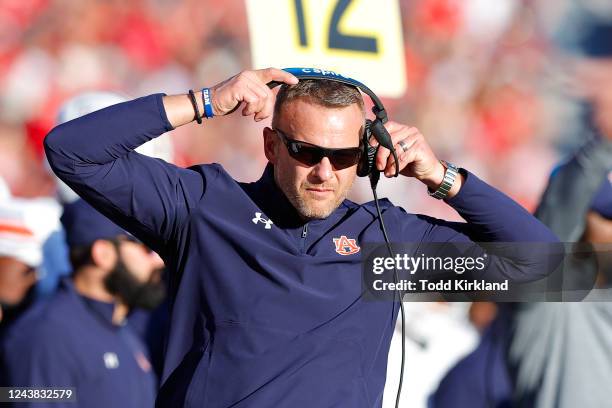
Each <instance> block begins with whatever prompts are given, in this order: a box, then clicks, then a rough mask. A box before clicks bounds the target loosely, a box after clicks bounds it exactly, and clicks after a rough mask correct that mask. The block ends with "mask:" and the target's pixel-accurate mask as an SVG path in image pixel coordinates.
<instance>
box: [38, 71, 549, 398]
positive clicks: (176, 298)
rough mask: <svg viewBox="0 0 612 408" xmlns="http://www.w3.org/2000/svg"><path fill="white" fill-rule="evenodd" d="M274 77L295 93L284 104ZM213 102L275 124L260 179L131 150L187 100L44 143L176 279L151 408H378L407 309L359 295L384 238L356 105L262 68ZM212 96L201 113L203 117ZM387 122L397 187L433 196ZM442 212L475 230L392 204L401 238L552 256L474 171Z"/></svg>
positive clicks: (420, 158)
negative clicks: (525, 248)
mask: <svg viewBox="0 0 612 408" xmlns="http://www.w3.org/2000/svg"><path fill="white" fill-rule="evenodd" d="M270 81H280V82H283V83H285V84H286V85H285V86H283V88H282V89H281V90H280V92H279V95H278V96H277V98H276V103H275V98H274V95H273V93H272V92H271V91H270V89H269V88H268V87H267V86H266V84H267V83H268V82H270ZM289 85H290V86H289ZM210 95H211V96H210V101H211V104H210V106H208V108H209V109H212V113H214V115H215V116H222V115H226V114H229V113H231V112H233V111H234V110H235V109H236V108H237V107H238V106H239V105H240V104H242V106H243V108H242V114H243V115H244V116H250V115H254V118H255V120H256V121H259V120H262V119H264V118H266V117H268V116H270V115H272V114H273V113H274V116H273V121H272V128H265V129H264V134H263V139H264V151H265V154H266V157H267V158H268V160H269V164H268V166H267V167H266V169H265V171H264V174H263V176H262V177H261V178H260V179H259V180H258V181H256V182H254V183H238V182H236V181H235V180H233V179H232V178H231V177H230V175H229V174H228V173H227V172H225V170H224V169H223V168H222V167H221V166H220V165H218V164H205V165H198V166H193V167H190V168H188V169H184V168H179V167H176V166H173V165H170V164H167V163H165V162H163V161H161V160H156V159H152V158H149V157H145V156H142V155H139V154H137V153H135V152H134V151H133V150H134V149H135V148H136V147H137V146H139V145H141V144H143V143H145V142H147V141H148V140H150V139H152V138H154V137H156V136H159V135H160V134H162V133H164V132H166V131H170V130H172V129H174V128H176V127H178V126H182V125H185V124H188V123H190V122H192V121H193V120H194V119H195V117H196V116H197V113H195V109H194V106H193V105H192V101H191V100H190V98H189V96H188V95H174V96H165V95H162V94H156V95H151V96H148V97H144V98H139V99H136V100H133V101H131V102H127V103H123V104H118V105H115V106H111V107H109V108H106V109H103V110H101V111H98V112H94V113H93V114H90V115H87V116H85V117H83V118H80V119H77V120H75V121H71V122H68V123H65V124H63V125H61V126H58V127H57V128H55V129H54V130H53V131H52V132H51V133H50V134H49V135H48V136H47V138H46V140H45V149H46V153H47V157H48V159H49V162H50V163H51V166H52V168H53V170H54V171H55V173H56V174H57V175H58V176H59V177H60V178H61V179H62V180H64V181H65V182H66V183H67V184H68V185H69V186H70V187H71V188H73V189H74V190H75V191H76V192H77V193H78V194H79V195H81V196H82V197H83V198H85V199H86V200H87V201H89V202H90V203H91V204H92V205H94V206H95V207H96V208H97V209H98V210H100V211H101V212H102V213H104V214H105V215H107V216H108V217H109V218H111V219H112V220H114V221H115V222H117V223H118V224H119V225H121V226H122V227H124V228H125V229H126V230H128V231H130V232H131V233H132V234H134V235H135V236H136V237H138V238H139V239H141V240H142V241H143V242H144V243H146V244H147V245H149V246H150V247H151V248H152V249H154V250H155V251H156V252H157V253H159V254H160V255H161V256H162V258H163V259H164V261H165V263H166V266H167V267H168V268H169V269H170V271H171V277H170V292H171V296H172V299H173V300H172V317H171V327H170V333H169V341H168V344H167V348H166V358H165V365H164V374H163V378H162V387H161V390H160V393H159V395H158V399H157V406H159V407H229V406H232V407H306V406H307V407H331V406H346V407H376V406H378V407H379V406H381V403H382V394H383V388H384V382H385V373H386V363H387V354H388V350H389V346H390V341H391V336H392V334H393V328H394V325H395V320H396V317H397V310H398V303H397V302H372V301H364V299H363V296H362V287H361V282H362V280H361V264H360V261H361V258H360V253H359V249H360V245H361V243H363V242H383V236H382V233H381V231H380V228H379V224H378V220H377V215H376V211H375V207H374V205H373V204H372V203H366V204H363V205H359V204H356V203H354V202H351V201H349V200H347V199H345V197H346V194H347V191H348V190H349V188H350V186H351V185H352V182H353V180H354V178H355V174H356V167H357V166H356V164H357V163H356V159H357V158H356V157H355V156H354V155H353V150H351V149H353V148H355V147H358V145H359V143H360V142H359V139H360V134H361V132H362V130H363V126H364V120H365V113H364V108H363V101H362V98H361V95H360V93H359V91H358V90H357V89H355V88H353V87H351V86H347V85H344V84H339V83H337V82H330V81H323V80H300V81H299V83H298V80H297V78H295V77H294V76H293V75H291V74H289V73H288V72H285V71H281V70H277V69H265V70H257V71H244V72H242V73H240V74H238V75H236V76H234V77H232V78H230V79H228V80H227V81H224V82H222V83H220V84H218V85H216V86H214V87H212V88H211V89H210ZM203 99H204V98H202V100H203ZM202 100H200V97H199V95H198V97H197V98H196V100H195V101H194V102H195V103H196V104H197V110H198V111H199V112H204V111H205V106H204V105H203V101H202ZM209 116H210V115H209ZM385 126H386V128H387V129H388V131H389V133H390V135H391V137H392V140H393V143H394V145H395V146H396V149H397V152H398V153H401V154H398V155H399V158H400V162H399V167H400V170H401V174H402V175H404V176H407V177H414V178H416V179H418V180H420V181H421V182H423V183H424V184H425V185H426V186H427V187H428V188H429V189H430V190H432V191H434V190H436V189H438V187H439V186H440V185H441V184H442V183H443V180H444V176H445V174H447V173H448V171H449V170H448V169H447V168H446V167H445V166H443V165H442V164H441V162H440V161H438V159H437V158H436V157H435V155H434V153H433V152H432V150H431V149H430V147H429V145H428V144H427V142H426V141H425V138H424V137H423V136H422V135H421V134H420V132H419V131H418V130H417V129H415V128H411V127H408V126H404V125H401V124H399V123H395V122H389V123H387V124H386V125H385ZM227 137H231V136H230V135H228V136H227ZM321 146H322V147H325V148H328V149H344V150H342V151H341V152H340V153H338V154H336V152H337V150H335V151H333V152H332V150H325V151H323V150H321V149H320V147H321ZM376 165H377V167H378V168H379V169H380V170H382V171H383V172H384V173H385V174H386V175H388V176H389V175H391V174H392V173H394V167H393V166H394V161H393V158H392V157H390V152H389V150H386V149H382V148H381V149H380V150H379V151H378V155H377V158H376ZM444 198H445V201H446V202H447V203H448V204H449V205H451V206H452V207H453V208H454V209H456V210H457V211H458V212H459V213H460V214H461V215H462V216H463V217H464V218H465V219H466V220H467V223H451V222H446V221H443V220H438V219H434V218H430V217H426V216H421V215H413V214H408V213H406V212H405V211H404V210H403V209H401V208H399V207H396V206H394V205H393V204H392V203H390V202H389V201H388V200H381V207H382V211H383V218H384V220H385V223H386V224H387V228H388V230H389V231H388V232H389V235H390V239H391V240H392V241H395V242H430V241H436V242H447V241H454V242H465V243H467V244H469V243H473V242H478V241H504V242H522V241H533V242H556V238H555V237H554V235H553V234H552V233H551V232H550V231H549V230H548V229H547V228H546V227H544V226H543V225H542V224H541V223H539V222H538V221H537V220H536V219H535V218H533V217H532V216H531V215H530V214H529V213H528V212H527V211H525V210H524V209H523V208H521V207H520V206H519V205H518V204H516V203H515V202H513V201H512V200H510V199H509V198H508V197H506V196H505V195H503V194H502V193H500V192H499V191H497V190H495V189H494V188H492V187H490V186H488V185H487V184H485V183H484V182H482V181H480V180H479V179H478V178H477V177H476V176H474V175H473V174H471V173H469V172H467V171H465V170H460V174H459V175H457V177H456V178H455V180H454V183H453V184H452V188H450V191H449V192H448V194H447V195H446V196H445V197H444ZM473 245H474V247H475V250H476V251H478V250H480V249H479V247H478V246H477V245H476V244H473ZM480 253H483V250H480ZM489 263H490V268H489V269H491V270H495V271H497V273H498V275H499V276H500V277H501V276H505V277H506V278H508V279H512V280H530V279H535V278H538V277H540V276H543V275H546V274H547V273H549V272H550V270H549V269H550V265H549V264H548V255H546V254H536V253H533V254H531V255H530V257H527V258H525V257H521V258H520V259H519V258H514V259H513V258H512V256H508V257H504V256H490V257H489Z"/></svg>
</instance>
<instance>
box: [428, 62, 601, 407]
mask: <svg viewBox="0 0 612 408" xmlns="http://www.w3.org/2000/svg"><path fill="white" fill-rule="evenodd" d="M611 68H612V60H587V61H582V62H581V63H579V64H578V69H577V71H576V72H577V75H576V79H577V88H578V89H579V93H580V94H581V95H582V96H583V97H585V98H587V100H588V101H589V104H590V112H591V115H590V122H591V123H590V126H589V128H590V129H591V130H592V132H586V134H585V135H583V138H584V139H586V140H587V142H586V143H584V144H583V145H582V146H581V147H580V149H579V150H578V151H577V152H576V153H575V154H574V155H572V156H571V157H570V158H569V159H568V160H566V161H565V162H564V163H562V164H561V165H559V166H558V167H557V168H556V169H555V170H554V171H553V173H552V175H551V177H550V180H549V183H548V186H547V187H546V190H545V192H544V194H543V196H542V199H541V201H540V204H539V206H538V208H537V210H536V213H535V215H536V216H537V217H538V218H539V219H540V220H541V221H542V222H544V223H545V224H546V225H548V226H549V227H550V228H551V229H552V230H553V231H554V232H555V233H556V234H557V236H559V237H560V239H562V240H563V241H565V242H585V243H590V244H595V249H597V244H607V245H604V246H603V247H600V248H601V251H596V252H595V254H594V256H590V257H582V258H570V259H568V263H567V264H566V270H565V273H564V275H563V282H562V285H563V286H562V287H561V288H560V289H562V290H563V292H561V293H563V296H564V297H563V298H560V300H561V299H564V300H569V301H566V302H564V303H559V302H531V303H518V304H499V305H498V312H497V316H496V318H495V319H494V321H493V323H492V324H491V325H490V326H489V327H488V328H487V329H486V331H485V333H484V335H483V338H482V339H481V342H480V344H479V346H478V347H477V349H476V350H475V351H474V352H472V353H471V354H470V355H469V356H467V357H466V358H465V359H463V360H462V361H460V362H459V363H458V364H457V365H455V366H454V367H453V368H452V369H451V370H450V371H449V373H447V375H446V376H445V378H444V379H443V380H442V381H441V383H440V385H439V387H438V389H437V391H436V392H435V393H434V394H433V395H432V397H431V399H430V407H432V408H450V407H470V408H471V407H483V408H485V407H498V408H502V407H511V406H512V407H514V406H516V407H525V408H553V407H554V408H557V407H561V408H570V407H578V406H579V407H588V408H598V407H603V406H607V405H608V403H609V401H610V398H609V393H608V388H609V384H612V353H611V352H610V344H611V343H610V341H611V339H612V303H611V302H610V299H611V298H610V295H611V293H612V291H610V289H609V288H610V285H611V284H612V263H611V262H610V259H609V251H610V248H611V244H612V119H611V118H612V69H611ZM606 252H607V253H606ZM589 285H590V286H589ZM589 289H592V290H591V291H590V292H591V293H590V294H589V295H588V296H587V299H586V300H587V301H585V302H582V303H578V302H575V301H576V300H581V299H582V298H584V293H585V292H588V291H589ZM590 300H592V302H591V301H590Z"/></svg>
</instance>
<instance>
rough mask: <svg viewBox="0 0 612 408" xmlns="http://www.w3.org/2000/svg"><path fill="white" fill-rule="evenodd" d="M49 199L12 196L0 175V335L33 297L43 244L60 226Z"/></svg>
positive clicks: (51, 201) (58, 212)
mask: <svg viewBox="0 0 612 408" xmlns="http://www.w3.org/2000/svg"><path fill="white" fill-rule="evenodd" d="M59 214H60V207H59V206H58V205H57V204H56V203H55V202H54V201H53V200H52V199H45V198H40V199H21V198H14V197H11V193H10V191H9V189H8V186H7V185H6V184H5V183H4V181H3V180H2V178H1V177H0V337H1V335H2V332H4V331H5V330H7V328H8V327H9V326H10V325H11V323H13V322H14V321H15V319H16V318H17V317H18V316H19V315H20V314H21V313H23V312H24V311H25V310H26V309H27V308H28V307H29V306H30V305H31V304H32V302H33V301H34V299H35V296H34V291H33V290H32V289H33V287H34V285H35V284H36V282H37V279H38V277H37V275H38V268H39V267H40V265H41V263H42V260H43V245H44V243H45V241H46V240H47V238H48V237H49V235H50V234H51V233H53V231H56V230H57V229H58V227H59Z"/></svg>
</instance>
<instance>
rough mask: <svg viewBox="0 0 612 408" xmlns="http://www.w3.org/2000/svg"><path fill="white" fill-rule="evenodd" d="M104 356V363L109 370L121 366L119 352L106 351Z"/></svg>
mask: <svg viewBox="0 0 612 408" xmlns="http://www.w3.org/2000/svg"><path fill="white" fill-rule="evenodd" d="M103 358H104V365H105V366H106V368H108V369H109V370H112V369H114V368H117V367H119V357H117V354H115V353H113V352H111V351H109V352H107V353H104V356H103Z"/></svg>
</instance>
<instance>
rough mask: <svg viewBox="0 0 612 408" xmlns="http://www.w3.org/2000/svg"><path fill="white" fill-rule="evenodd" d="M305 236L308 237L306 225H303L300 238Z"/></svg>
mask: <svg viewBox="0 0 612 408" xmlns="http://www.w3.org/2000/svg"><path fill="white" fill-rule="evenodd" d="M306 235H308V223H306V224H304V227H303V228H302V238H306Z"/></svg>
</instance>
